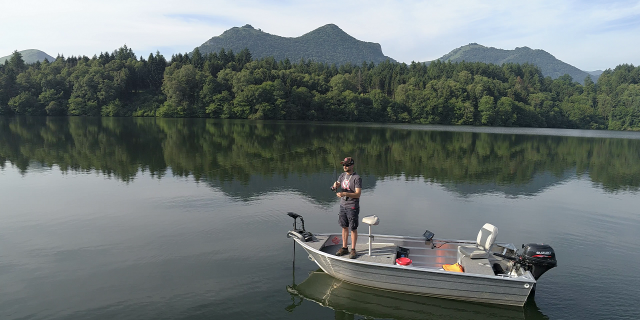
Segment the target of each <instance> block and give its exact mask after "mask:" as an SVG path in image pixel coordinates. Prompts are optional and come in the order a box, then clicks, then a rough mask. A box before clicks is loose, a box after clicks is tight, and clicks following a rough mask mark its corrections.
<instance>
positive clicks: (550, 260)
mask: <svg viewBox="0 0 640 320" xmlns="http://www.w3.org/2000/svg"><path fill="white" fill-rule="evenodd" d="M522 249H523V250H522V253H520V254H516V255H515V256H508V255H504V254H500V253H494V254H493V255H495V256H498V257H501V258H505V259H507V260H511V261H513V262H514V263H515V264H517V265H519V266H520V267H522V268H523V269H524V270H528V271H531V274H532V275H533V278H534V279H536V280H538V279H539V278H540V277H541V276H542V274H544V273H545V272H547V271H549V270H550V269H553V268H555V267H557V266H558V260H556V253H555V251H554V250H553V248H551V246H550V245H548V244H538V243H529V244H526V245H524V244H523V245H522Z"/></svg>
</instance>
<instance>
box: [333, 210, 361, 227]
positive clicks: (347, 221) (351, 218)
mask: <svg viewBox="0 0 640 320" xmlns="http://www.w3.org/2000/svg"><path fill="white" fill-rule="evenodd" d="M359 214H360V207H357V208H354V207H343V206H340V213H339V214H338V221H339V223H340V226H341V227H343V228H349V229H350V230H358V215H359Z"/></svg>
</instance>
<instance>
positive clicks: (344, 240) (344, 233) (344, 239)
mask: <svg viewBox="0 0 640 320" xmlns="http://www.w3.org/2000/svg"><path fill="white" fill-rule="evenodd" d="M348 238H349V230H348V229H347V228H342V247H343V248H347V239H348Z"/></svg>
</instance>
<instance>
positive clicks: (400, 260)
mask: <svg viewBox="0 0 640 320" xmlns="http://www.w3.org/2000/svg"><path fill="white" fill-rule="evenodd" d="M396 264H399V265H401V266H408V265H410V264H411V259H409V258H405V257H401V258H398V259H396Z"/></svg>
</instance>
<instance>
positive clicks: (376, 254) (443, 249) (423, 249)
mask: <svg viewBox="0 0 640 320" xmlns="http://www.w3.org/2000/svg"><path fill="white" fill-rule="evenodd" d="M316 237H317V239H318V241H316V242H307V243H306V244H307V245H309V246H311V247H312V248H314V249H317V250H320V251H322V252H326V253H329V254H331V255H335V253H336V252H337V251H338V250H339V249H340V247H342V245H341V243H340V244H337V245H334V244H333V242H332V241H329V239H330V238H333V237H336V235H319V236H316ZM338 237H339V236H338ZM340 241H342V240H340ZM325 244H326V245H325ZM399 246H401V247H404V248H408V249H409V250H410V253H409V258H411V260H412V266H413V267H420V268H435V269H441V268H442V265H443V264H454V263H456V262H457V256H456V253H457V247H458V245H456V244H443V245H438V246H437V247H436V248H433V247H432V246H431V244H430V243H428V244H426V243H424V241H406V240H405V241H395V243H394V242H393V241H389V239H384V238H382V237H380V238H376V239H374V242H373V244H372V250H371V256H369V254H368V253H369V244H368V238H367V237H366V236H362V235H361V236H359V237H358V243H357V244H356V251H357V256H356V258H355V260H357V261H366V262H374V263H381V264H391V265H393V264H395V260H396V252H397V249H398V247H399ZM349 248H351V245H350V244H349ZM345 258H347V259H348V256H345ZM460 263H461V264H462V266H463V267H464V270H465V271H464V272H465V273H474V274H482V275H495V272H494V270H493V268H492V267H491V265H492V264H493V263H495V261H489V260H488V259H470V258H469V257H463V258H462V259H461V261H460Z"/></svg>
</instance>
